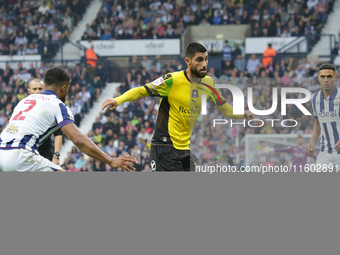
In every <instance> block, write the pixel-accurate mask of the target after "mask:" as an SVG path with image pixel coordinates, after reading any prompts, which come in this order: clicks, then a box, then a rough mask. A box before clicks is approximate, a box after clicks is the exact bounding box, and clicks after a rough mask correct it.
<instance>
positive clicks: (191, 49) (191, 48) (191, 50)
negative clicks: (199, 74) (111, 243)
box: [185, 42, 207, 59]
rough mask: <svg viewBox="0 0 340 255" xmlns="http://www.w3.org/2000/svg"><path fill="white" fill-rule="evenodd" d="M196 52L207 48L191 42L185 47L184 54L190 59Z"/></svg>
mask: <svg viewBox="0 0 340 255" xmlns="http://www.w3.org/2000/svg"><path fill="white" fill-rule="evenodd" d="M197 52H202V53H204V52H207V49H206V48H205V47H204V46H203V45H202V44H200V43H197V42H193V43H189V44H188V46H187V47H186V49H185V56H186V57H188V58H190V59H192V58H193V57H194V56H195V55H196V53H197Z"/></svg>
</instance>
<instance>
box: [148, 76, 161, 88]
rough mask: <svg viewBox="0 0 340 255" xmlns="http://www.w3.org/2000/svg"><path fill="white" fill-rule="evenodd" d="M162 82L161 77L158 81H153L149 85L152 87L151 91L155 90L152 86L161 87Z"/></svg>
mask: <svg viewBox="0 0 340 255" xmlns="http://www.w3.org/2000/svg"><path fill="white" fill-rule="evenodd" d="M163 82H164V79H163V77H159V78H158V79H156V80H154V81H153V82H152V83H151V87H152V88H153V89H155V87H154V86H159V85H161V84H162V83H163Z"/></svg>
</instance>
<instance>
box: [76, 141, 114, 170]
mask: <svg viewBox="0 0 340 255" xmlns="http://www.w3.org/2000/svg"><path fill="white" fill-rule="evenodd" d="M73 143H74V144H75V146H77V148H78V149H79V150H80V151H81V152H83V153H85V154H86V155H88V156H89V157H91V158H95V159H98V160H100V161H101V162H104V163H105V164H109V163H110V161H111V160H112V158H111V157H110V156H109V155H107V154H106V153H104V152H103V151H102V150H100V149H99V148H98V147H97V145H95V144H94V143H93V142H92V141H91V140H90V139H89V138H88V137H86V136H85V135H82V136H81V137H79V138H78V139H77V140H76V141H73Z"/></svg>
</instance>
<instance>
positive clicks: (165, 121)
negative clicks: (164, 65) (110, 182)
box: [102, 43, 254, 171]
mask: <svg viewBox="0 0 340 255" xmlns="http://www.w3.org/2000/svg"><path fill="white" fill-rule="evenodd" d="M185 56H186V57H185V62H186V64H187V66H188V68H187V70H183V71H179V72H174V73H168V74H166V75H163V76H162V77H159V78H158V79H156V80H154V81H153V82H151V83H148V84H146V85H144V86H141V87H137V88H133V89H130V90H129V91H127V92H125V93H124V94H123V95H121V96H119V97H117V98H109V99H106V100H105V101H104V103H103V104H102V110H103V109H104V108H105V107H106V106H110V107H109V108H108V110H114V109H115V108H116V107H117V106H118V105H120V104H122V103H124V102H127V101H133V100H135V99H137V98H140V97H145V96H158V97H161V98H162V99H161V102H160V104H159V109H158V115H157V121H156V128H155V132H154V134H153V137H152V141H151V153H150V157H151V158H150V160H151V162H150V166H151V169H152V170H153V171H194V170H195V164H194V161H193V156H192V155H191V154H190V149H189V145H190V135H191V131H192V128H191V127H193V124H192V123H193V122H196V120H197V118H198V116H199V114H200V111H201V100H194V99H201V95H202V94H207V95H208V93H205V92H204V91H206V90H203V89H195V88H198V87H200V86H201V85H202V84H204V85H205V86H206V87H209V88H211V89H212V90H213V91H214V92H215V93H209V97H208V96H207V98H209V99H208V101H210V102H213V101H214V102H218V105H217V108H218V109H219V110H220V111H221V112H222V113H223V114H224V115H225V116H226V117H228V118H232V119H253V118H254V114H252V113H251V112H250V111H249V110H247V111H245V114H244V115H233V108H232V107H231V106H230V105H229V104H228V103H227V102H226V101H225V99H224V98H223V97H222V95H221V92H220V90H219V89H214V85H215V83H214V81H213V79H212V78H210V77H207V76H206V73H207V65H208V52H207V49H206V48H205V47H204V46H203V45H201V44H199V43H190V44H189V45H188V46H187V47H186V52H185ZM197 78H198V79H197ZM203 78H204V79H203ZM194 80H199V81H202V80H203V81H204V82H193V81H194ZM207 83H210V84H207ZM191 96H192V97H193V98H191ZM216 96H217V97H216ZM212 97H213V98H212ZM214 97H216V98H214ZM217 99H218V100H217ZM193 104H194V105H193Z"/></svg>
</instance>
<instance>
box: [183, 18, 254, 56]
mask: <svg viewBox="0 0 340 255" xmlns="http://www.w3.org/2000/svg"><path fill="white" fill-rule="evenodd" d="M250 35H251V28H250V25H215V26H213V25H211V26H189V27H187V28H186V29H185V31H184V33H183V35H182V37H181V47H182V56H184V55H183V54H184V52H185V46H186V45H187V44H188V43H190V42H193V41H200V40H214V39H223V40H235V39H238V40H242V41H244V39H245V38H246V37H247V36H250Z"/></svg>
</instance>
